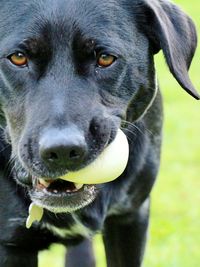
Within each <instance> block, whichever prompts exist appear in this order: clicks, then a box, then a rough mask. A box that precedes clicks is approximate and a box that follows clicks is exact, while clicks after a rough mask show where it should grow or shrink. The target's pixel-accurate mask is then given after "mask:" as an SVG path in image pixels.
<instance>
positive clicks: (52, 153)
mask: <svg viewBox="0 0 200 267" xmlns="http://www.w3.org/2000/svg"><path fill="white" fill-rule="evenodd" d="M58 158H59V157H58V155H57V154H56V153H55V152H50V153H49V157H48V159H49V161H54V160H57V159H58Z"/></svg>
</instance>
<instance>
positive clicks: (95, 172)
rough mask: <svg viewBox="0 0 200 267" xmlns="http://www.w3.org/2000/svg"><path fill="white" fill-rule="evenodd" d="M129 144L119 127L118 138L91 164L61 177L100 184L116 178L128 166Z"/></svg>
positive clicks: (71, 180)
mask: <svg viewBox="0 0 200 267" xmlns="http://www.w3.org/2000/svg"><path fill="white" fill-rule="evenodd" d="M128 157H129V145H128V141H127V138H126V135H125V134H124V133H123V132H122V131H121V130H120V129H119V130H118V133H117V135H116V138H115V139H114V140H113V142H112V143H111V144H109V146H107V147H106V148H105V149H104V151H103V152H102V153H101V154H100V155H99V157H98V158H97V159H95V160H94V161H93V162H92V163H91V164H89V165H88V166H86V167H85V168H83V169H81V170H79V171H75V172H69V173H67V174H66V175H64V176H62V177H60V178H61V179H63V180H67V181H70V182H74V183H77V184H100V183H106V182H110V181H113V180H115V179H116V178H118V177H119V176H120V175H121V174H122V173H123V171H124V170H125V168H126V165H127V162H128Z"/></svg>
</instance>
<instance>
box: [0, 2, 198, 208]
mask: <svg viewBox="0 0 200 267" xmlns="http://www.w3.org/2000/svg"><path fill="white" fill-rule="evenodd" d="M1 2H2V3H1ZM17 2H19V3H18V4H17V3H16V2H15V4H13V3H12V1H0V3H1V13H2V16H1V18H0V26H1V34H0V74H1V78H0V88H1V93H0V94H1V106H2V110H3V112H4V114H5V117H6V121H7V125H8V130H9V134H10V139H11V144H12V154H13V159H14V161H15V169H16V179H17V180H18V181H19V182H20V183H21V184H24V185H26V186H28V188H29V190H30V195H31V198H32V200H33V201H35V202H36V203H38V204H39V205H42V206H44V207H46V208H47V209H49V210H52V211H56V212H57V211H73V210H76V209H78V208H80V207H83V206H85V205H87V204H88V203H90V202H91V201H92V200H93V199H94V198H95V196H96V194H97V188H96V186H94V185H91V186H89V185H84V186H83V187H82V188H81V189H79V187H80V185H76V184H74V183H70V182H69V183H68V182H63V181H61V180H59V179H58V178H59V177H60V176H62V175H64V174H66V173H67V172H68V171H73V170H78V169H80V168H82V167H84V166H86V165H87V164H89V163H90V162H91V161H93V160H94V159H95V158H96V157H97V156H98V155H99V154H100V153H101V152H102V150H103V149H104V148H105V147H106V146H107V145H108V144H109V143H110V142H111V141H112V140H113V139H114V138H115V135H116V132H117V129H118V128H119V127H120V125H121V122H122V120H123V119H125V118H126V112H127V109H128V107H129V105H130V103H132V102H133V101H135V102H136V100H135V99H137V96H139V98H140V101H141V100H142V99H143V101H142V104H141V105H140V106H139V108H138V107H137V103H136V105H135V106H136V108H137V109H139V114H140V115H142V114H143V113H144V111H145V110H146V109H147V107H148V106H149V104H150V103H151V102H152V98H153V96H154V94H155V93H154V91H155V77H154V67H153V51H154V50H159V49H160V47H159V45H158V44H157V43H158V40H156V38H154V39H155V40H154V42H153V41H152V39H153V37H152V36H151V37H150V36H149V34H148V30H147V27H148V25H147V23H146V26H144V29H145V30H144V31H143V30H141V25H140V23H139V22H143V20H144V21H146V18H145V12H143V9H144V7H142V6H141V5H140V4H139V5H138V4H137V5H136V3H135V2H137V1H118V0H116V1H102V0H101V1H93V0H77V1H71V0H70V1H69V0H62V1H49V0H48V1H47V0H42V1H36V0H35V1H32V3H30V4H29V3H27V1H25V0H24V1H23V0H21V1H17ZM133 6H134V7H135V9H134V8H133ZM9 7H10V8H12V9H13V12H10V9H9ZM148 8H149V10H151V11H152V7H148ZM7 12H9V16H8V15H7ZM3 14H5V15H3ZM151 15H152V14H151ZM152 16H153V15H152ZM138 18H140V19H138ZM140 20H141V21H140ZM147 21H148V20H147ZM160 38H161V37H160ZM162 48H163V47H162ZM163 49H164V48H163ZM192 49H193V48H190V50H192ZM193 50H194V49H193ZM191 53H192V52H191V51H190V54H191ZM188 57H189V56H188ZM190 57H192V56H191V55H190ZM185 61H188V58H187V60H185ZM189 61H190V60H189ZM168 64H169V65H170V63H168ZM171 64H172V65H173V63H171ZM185 64H186V63H185ZM188 64H189V63H188ZM174 75H175V76H176V78H177V79H179V80H180V77H177V76H178V75H176V73H174ZM182 83H183V82H182ZM185 87H187V88H186V90H188V91H192V89H191V88H189V89H188V87H189V86H185ZM148 89H150V90H148ZM140 92H143V94H142V96H141V93H140ZM190 93H191V92H190ZM191 94H192V93H191ZM193 94H195V93H194V92H193ZM141 97H142V98H141ZM135 113H136V114H138V110H135ZM39 178H42V179H43V180H41V179H40V180H39Z"/></svg>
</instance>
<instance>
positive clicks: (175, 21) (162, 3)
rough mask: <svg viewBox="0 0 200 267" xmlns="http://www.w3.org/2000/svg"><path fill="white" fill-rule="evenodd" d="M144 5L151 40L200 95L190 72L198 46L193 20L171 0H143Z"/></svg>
mask: <svg viewBox="0 0 200 267" xmlns="http://www.w3.org/2000/svg"><path fill="white" fill-rule="evenodd" d="M142 9H143V12H144V13H143V14H144V15H145V16H144V19H145V25H143V26H144V30H145V34H147V36H148V38H149V39H150V41H151V44H152V49H153V51H154V53H157V52H158V51H159V50H160V49H162V50H163V53H164V56H165V58H166V62H167V64H168V66H169V69H170V71H171V73H172V74H173V76H174V77H175V78H176V80H177V81H178V83H179V84H180V85H181V86H182V88H184V89H185V90H186V91H187V92H188V93H189V94H190V95H192V96H193V97H194V98H196V99H200V95H199V94H198V93H197V91H196V90H195V88H194V86H193V85H192V82H191V81H190V78H189V75H188V69H189V67H190V64H191V61H192V58H193V55H194V52H195V49H196V46H197V35H196V29H195V26H194V24H193V22H192V20H191V19H190V18H189V17H188V16H187V15H186V14H185V13H184V12H183V11H182V10H181V9H179V8H178V7H177V6H176V5H174V4H172V3H171V2H170V1H168V0H143V4H142ZM143 26H142V25H141V27H143Z"/></svg>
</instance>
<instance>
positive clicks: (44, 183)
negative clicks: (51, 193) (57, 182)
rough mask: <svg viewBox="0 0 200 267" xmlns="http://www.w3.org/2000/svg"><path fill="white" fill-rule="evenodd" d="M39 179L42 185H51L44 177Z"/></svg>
mask: <svg viewBox="0 0 200 267" xmlns="http://www.w3.org/2000/svg"><path fill="white" fill-rule="evenodd" d="M39 181H40V183H41V184H42V185H44V186H45V187H48V186H49V185H50V183H49V182H47V181H45V180H44V179H42V178H40V179H39Z"/></svg>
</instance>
